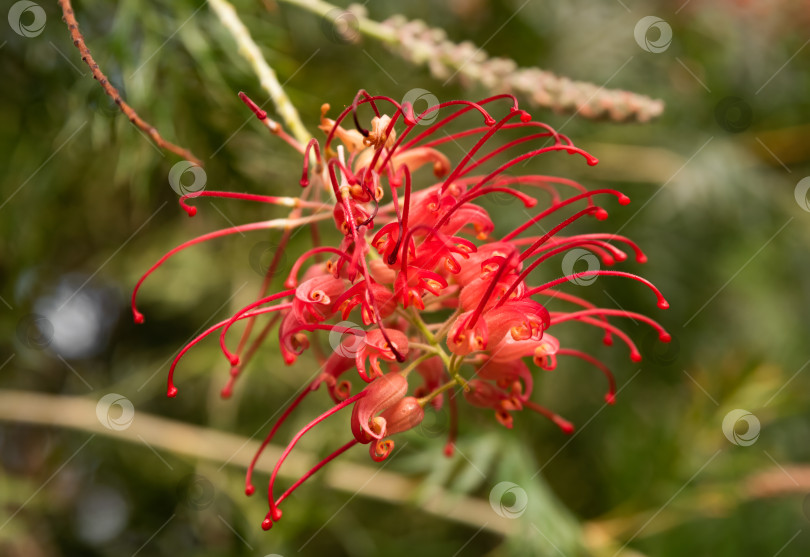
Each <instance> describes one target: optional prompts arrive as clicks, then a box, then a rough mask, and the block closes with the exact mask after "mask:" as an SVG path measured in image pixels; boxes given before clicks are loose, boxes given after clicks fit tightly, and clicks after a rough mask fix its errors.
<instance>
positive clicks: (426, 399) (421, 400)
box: [417, 381, 458, 408]
mask: <svg viewBox="0 0 810 557" xmlns="http://www.w3.org/2000/svg"><path fill="white" fill-rule="evenodd" d="M457 384H458V383H456V382H455V381H448V382H447V383H445V384H444V385H442V386H441V387H439V388H438V389H436V390H435V391H432V392H430V393H428V394H426V395H425V396H423V397H422V398H419V399H417V401H418V402H419V406H421V407H422V408H424V407H425V406H427V404H428V402H430V401H431V400H433V399H434V398H436V397H437V396H439V395H440V394H442V393H443V392H444V391H447V390H450V389H452V388H453V387H455V386H456V385H457Z"/></svg>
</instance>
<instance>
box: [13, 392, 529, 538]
mask: <svg viewBox="0 0 810 557" xmlns="http://www.w3.org/2000/svg"><path fill="white" fill-rule="evenodd" d="M98 402H99V401H97V400H95V399H92V398H88V397H79V396H65V395H50V394H44V393H35V392H30V391H9V390H4V389H0V425H3V423H4V422H14V423H28V424H39V425H47V426H55V427H60V428H69V429H75V430H79V431H86V432H89V433H93V434H95V435H105V436H107V437H112V438H113V439H118V440H121V441H126V442H129V443H135V444H140V443H143V444H144V445H146V446H147V447H150V448H152V449H153V450H154V449H159V450H164V451H168V452H171V453H172V454H174V455H182V456H188V457H192V458H196V459H200V460H206V461H209V462H216V463H224V464H227V465H230V466H234V467H238V468H246V467H247V466H248V465H249V464H250V461H251V457H252V456H253V454H254V453H255V452H256V450H257V449H258V448H259V441H257V440H255V439H247V438H244V437H240V436H238V435H233V434H230V433H225V432H222V431H216V430H213V429H210V428H205V427H201V426H197V425H191V424H186V423H182V422H178V421H175V420H170V419H168V418H164V417H161V416H157V415H153V414H148V413H147V412H142V411H140V410H137V412H136V414H135V416H134V419H133V420H132V422H131V423H130V424H126V425H125V426H124V427H123V428H115V429H110V428H109V427H105V426H104V425H103V424H102V423H101V421H100V419H99V418H98V406H97V404H98ZM282 450H283V449H282V447H280V446H278V445H275V444H270V445H268V446H267V447H266V448H265V451H264V457H263V458H262V459H261V460H259V462H258V464H257V466H256V470H260V471H261V472H264V473H266V474H269V473H270V472H272V471H273V465H274V463H275V462H276V461H277V460H278V459H279V458H280V457H281V454H282ZM317 460H318V457H317V456H316V455H314V454H312V453H307V452H306V451H304V450H298V449H296V450H295V451H294V452H293V453H291V454H290V455H289V458H287V461H286V465H285V466H284V467H283V468H281V472H280V474H279V475H280V476H283V477H285V478H287V479H290V480H293V479H297V478H298V477H299V476H300V475H301V473H302V471H304V470H308V469H310V468H312V466H314V465H315V463H316V462H317ZM321 476H322V478H323V480H322V481H323V482H324V484H325V485H326V486H328V487H329V488H331V489H335V490H338V491H343V492H346V493H351V494H353V495H352V496H354V495H360V496H363V497H368V498H371V499H376V500H380V501H387V502H389V503H393V504H402V503H403V502H406V501H413V499H414V493H415V492H416V491H417V490H418V489H419V486H420V485H421V484H420V482H419V480H417V479H413V478H408V477H405V476H402V475H400V474H397V473H395V472H390V471H388V470H384V469H381V468H380V467H377V466H370V465H366V464H359V463H356V462H352V461H351V460H348V459H347V460H343V461H337V462H334V463H332V464H330V466H329V467H328V469H325V470H324V471H323V472H322V473H321ZM419 506H420V507H421V508H422V509H423V510H424V511H426V512H428V513H430V514H433V515H435V516H439V517H442V518H443V519H446V520H452V521H454V522H459V523H461V524H466V525H468V526H471V527H475V528H478V527H480V528H482V529H486V530H488V531H489V532H492V533H494V534H501V535H508V534H510V533H514V532H515V531H516V528H517V524H516V523H515V522H516V521H514V520H510V519H507V518H502V517H499V516H497V515H495V514H494V513H493V512H492V508H491V507H490V504H489V501H485V500H482V499H476V498H473V497H468V496H464V495H461V494H453V493H450V492H449V491H447V490H445V489H443V488H441V487H439V486H436V487H434V488H433V489H432V490H431V497H430V498H429V499H427V500H425V501H423V502H421V503H420V504H419ZM481 524H483V525H484V526H481Z"/></svg>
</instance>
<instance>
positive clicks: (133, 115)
mask: <svg viewBox="0 0 810 557" xmlns="http://www.w3.org/2000/svg"><path fill="white" fill-rule="evenodd" d="M59 6H60V7H61V8H62V19H63V20H64V22H65V23H66V24H67V26H68V29H69V30H70V36H71V38H72V39H73V44H74V45H75V46H76V48H78V49H79V53H80V54H81V55H82V61H83V62H84V63H85V64H87V66H88V67H89V68H90V71H91V72H92V73H93V79H95V80H96V81H98V82H99V84H100V85H101V87H102V88H103V89H104V92H105V93H107V95H108V96H109V97H110V98H111V99H112V100H113V101H115V104H117V105H118V108H120V109H121V112H123V113H124V115H125V116H126V117H127V118H129V121H130V122H132V123H133V124H135V126H137V127H138V128H139V129H140V130H142V131H143V132H144V133H146V134H147V135H149V137H151V138H152V141H154V142H155V143H156V144H157V146H158V147H160V148H161V149H165V150H167V151H171V152H172V153H174V154H175V155H177V156H179V157H182V158H184V159H186V160H188V161H190V162H193V163H194V164H196V165H199V166H202V165H203V164H202V161H201V160H200V159H198V158H197V157H195V156H194V154H193V153H192V152H191V151H189V150H188V149H184V148H183V147H180V146H178V145H175V144H174V143H171V142H169V141H166V140H165V139H163V137H161V135H160V133H158V131H157V129H155V127H154V126H152V124H150V123H149V122H147V121H146V120H144V119H143V118H141V117H140V116H138V113H137V112H135V110H134V109H133V108H132V107H131V106H129V105H128V104H127V103H126V102H124V99H122V98H121V93H119V92H118V89H116V88H115V87H113V86H112V84H111V83H110V81H109V80H108V79H107V76H105V75H104V73H103V72H102V71H101V70H100V69H99V67H98V64H97V63H96V61H95V60H94V59H93V56H92V55H91V54H90V49H89V48H87V44H86V43H85V42H84V37H83V36H82V33H81V31H79V23H78V22H77V21H76V16H75V15H74V14H73V7H72V6H71V5H70V0H59Z"/></svg>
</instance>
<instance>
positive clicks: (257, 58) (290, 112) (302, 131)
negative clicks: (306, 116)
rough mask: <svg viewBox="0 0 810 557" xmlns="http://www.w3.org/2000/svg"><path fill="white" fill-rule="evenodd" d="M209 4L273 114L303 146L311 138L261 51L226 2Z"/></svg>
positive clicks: (220, 0) (219, 0) (218, 0)
mask: <svg viewBox="0 0 810 557" xmlns="http://www.w3.org/2000/svg"><path fill="white" fill-rule="evenodd" d="M209 3H210V4H211V8H212V9H213V10H214V13H215V14H216V15H217V17H218V18H219V20H220V21H221V22H222V24H223V25H224V26H225V28H226V29H227V30H228V31H229V32H230V34H231V36H233V38H234V40H235V41H236V44H237V45H238V46H239V53H240V54H241V55H242V56H243V57H244V58H245V59H246V60H247V61H248V62H249V63H250V65H251V67H252V68H253V71H254V72H256V75H257V76H258V78H259V83H260V84H261V86H262V87H263V88H264V89H265V90H266V91H267V92H268V93H269V94H270V98H271V99H272V100H273V104H275V106H276V112H278V114H279V116H281V119H282V120H283V121H284V124H285V125H286V127H287V128H289V130H290V132H292V134H293V136H294V137H295V139H297V140H298V141H299V142H300V143H301V144H302V145H306V144H307V142H308V141H309V140H310V138H312V134H311V133H309V131H307V129H306V127H305V126H304V123H303V122H302V121H301V117H300V116H299V115H298V110H296V108H295V106H294V105H293V103H292V101H290V98H289V97H288V96H287V93H286V92H285V91H284V88H283V87H282V86H281V83H280V82H279V80H278V77H277V76H276V72H274V71H273V68H271V67H270V65H269V64H268V63H267V61H266V60H265V59H264V56H263V55H262V52H261V50H259V47H258V45H257V44H256V43H255V42H254V41H253V38H252V37H251V36H250V31H248V29H247V27H245V24H244V23H242V20H241V19H239V15H238V14H237V13H236V10H235V9H234V7H233V6H232V5H231V3H230V2H228V0H210V2H209Z"/></svg>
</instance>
